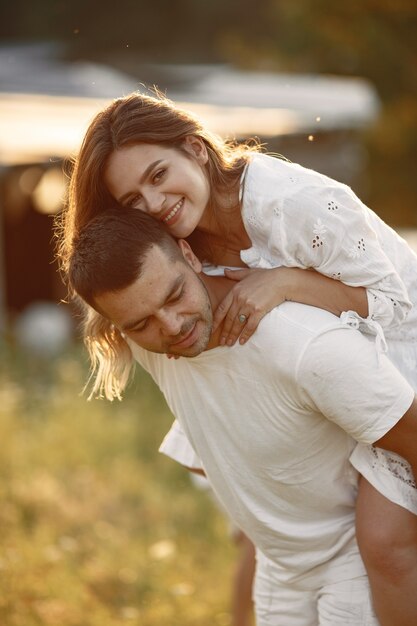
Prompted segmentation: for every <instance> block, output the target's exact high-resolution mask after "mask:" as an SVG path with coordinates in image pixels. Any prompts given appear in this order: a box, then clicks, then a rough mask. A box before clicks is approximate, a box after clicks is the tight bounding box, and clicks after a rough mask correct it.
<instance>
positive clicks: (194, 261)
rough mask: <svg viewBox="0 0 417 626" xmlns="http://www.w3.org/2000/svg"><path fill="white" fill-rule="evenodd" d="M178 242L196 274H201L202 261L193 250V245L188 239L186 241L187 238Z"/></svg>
mask: <svg viewBox="0 0 417 626" xmlns="http://www.w3.org/2000/svg"><path fill="white" fill-rule="evenodd" d="M177 243H178V246H179V248H180V250H181V253H182V256H183V257H184V259H185V261H186V262H187V263H188V265H189V266H190V267H191V268H192V269H193V270H194V271H195V272H196V274H199V273H200V272H201V271H202V265H201V261H200V260H199V259H198V258H197V257H196V255H195V254H194V252H193V251H192V250H191V247H190V244H189V243H188V241H185V239H178V241H177Z"/></svg>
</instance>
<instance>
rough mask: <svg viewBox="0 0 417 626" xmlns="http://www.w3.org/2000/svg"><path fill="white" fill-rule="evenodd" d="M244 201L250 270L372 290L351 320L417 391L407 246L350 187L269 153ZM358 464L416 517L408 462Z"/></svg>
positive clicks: (257, 158) (378, 457) (372, 455)
mask: <svg viewBox="0 0 417 626" xmlns="http://www.w3.org/2000/svg"><path fill="white" fill-rule="evenodd" d="M241 201H242V217H243V221H244V224H245V228H246V230H247V233H248V235H249V237H250V239H251V241H252V247H251V248H249V249H247V250H243V251H242V253H241V257H242V260H243V261H244V262H245V263H246V264H247V265H248V266H249V267H261V268H271V267H276V266H280V265H285V266H287V267H299V268H314V269H315V270H316V271H318V272H320V273H322V274H324V275H326V276H328V277H331V278H333V279H335V280H341V281H343V282H344V283H345V284H347V285H350V286H353V287H357V286H363V287H366V289H367V296H368V305H369V317H368V318H367V319H362V318H360V317H359V316H358V315H357V314H354V313H346V314H344V315H345V316H348V317H347V319H349V320H350V323H351V324H353V325H356V326H357V327H359V328H360V330H362V331H363V332H365V333H369V334H375V335H376V340H377V341H378V343H379V346H380V349H381V350H384V349H385V347H387V349H388V351H387V356H388V357H389V358H390V359H391V361H392V362H393V363H394V364H395V365H396V367H397V369H398V370H400V371H401V373H402V374H403V375H404V377H405V378H406V379H407V380H408V381H409V382H410V384H411V385H412V386H413V387H414V389H415V390H416V392H417V255H416V254H415V253H414V252H413V251H412V249H411V248H410V247H409V245H408V244H407V243H406V241H405V240H404V239H402V238H401V237H400V236H399V235H398V234H397V233H396V232H395V231H394V230H393V229H392V228H390V227H389V226H388V225H387V224H386V223H385V222H384V221H383V220H381V219H380V218H379V217H378V216H377V215H376V213H374V212H373V211H371V210H370V209H369V208H368V207H366V206H365V205H364V204H363V203H362V202H361V201H360V200H359V199H358V198H357V196H356V195H355V194H354V193H353V192H352V190H351V189H350V188H349V187H347V186H346V185H343V184H341V183H338V182H337V181H334V180H332V179H330V178H328V177H326V176H324V175H322V174H319V173H318V172H315V171H313V170H309V169H306V168H303V167H302V166H300V165H297V164H293V163H289V162H288V161H285V160H283V159H278V158H275V157H271V156H268V155H264V154H255V155H253V157H252V158H251V161H250V162H249V164H248V165H247V167H246V170H245V172H244V174H243V177H242V184H241ZM381 328H382V329H383V334H384V335H385V340H386V344H385V342H384V338H383V335H382V332H381ZM358 358H360V355H358ZM354 393H355V390H354V389H352V395H353V394H354ZM369 401H370V402H372V398H371V397H370V398H369ZM416 445H417V442H416ZM351 461H352V463H353V465H354V466H355V467H356V468H357V469H358V471H359V472H360V473H361V474H363V475H364V476H365V477H366V478H367V479H368V480H369V481H370V482H371V483H372V484H373V485H374V486H375V487H376V488H377V489H378V490H379V491H380V492H381V493H383V494H384V495H385V496H386V497H387V498H389V499H390V500H392V501H394V502H396V503H397V504H400V505H401V506H404V507H406V508H407V509H409V510H411V511H412V512H414V513H415V514H417V487H416V482H415V481H414V478H413V475H412V473H411V471H410V467H409V465H408V463H406V462H405V461H404V460H403V459H402V458H401V457H399V456H397V455H395V454H393V453H388V452H386V451H383V450H381V449H379V448H374V447H373V446H363V445H358V446H357V448H356V449H355V451H354V453H353V455H352V458H351Z"/></svg>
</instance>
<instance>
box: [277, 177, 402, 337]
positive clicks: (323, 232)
mask: <svg viewBox="0 0 417 626" xmlns="http://www.w3.org/2000/svg"><path fill="white" fill-rule="evenodd" d="M308 172H309V173H308V174H300V178H299V179H298V180H297V181H295V184H294V185H293V187H292V190H290V191H289V192H288V193H286V194H284V199H283V201H282V206H281V208H280V209H279V210H276V211H275V215H274V217H273V224H272V228H271V231H270V237H269V248H270V253H272V255H273V253H274V250H275V251H276V252H277V253H278V251H279V254H280V255H281V257H283V260H284V264H285V265H288V266H295V267H304V268H314V269H315V270H317V271H318V272H320V273H321V274H324V275H325V276H328V277H330V278H333V279H335V280H340V281H342V282H344V283H345V284H346V285H350V286H352V287H358V286H362V287H365V288H366V289H367V297H368V308H369V317H370V318H371V319H372V320H375V321H376V322H378V323H379V324H381V326H382V327H384V328H387V327H391V326H395V325H397V324H399V323H401V322H402V321H403V320H404V319H405V317H406V316H407V314H408V311H409V310H410V309H411V302H410V300H409V298H408V293H407V289H406V287H405V285H404V283H403V281H402V279H401V278H400V276H399V275H398V273H397V271H396V269H395V267H394V266H393V264H392V262H391V261H390V259H389V258H388V257H387V255H386V254H385V252H384V250H383V249H382V247H381V244H380V241H379V239H378V237H377V235H376V233H375V231H374V229H373V228H372V225H371V222H370V213H369V209H367V207H366V206H365V205H364V204H363V203H362V202H361V201H360V200H359V198H358V197H357V196H356V195H355V194H354V193H353V191H352V190H351V189H350V188H349V187H347V186H346V185H343V184H341V183H338V182H337V181H333V180H332V179H330V178H327V177H326V176H322V175H321V174H318V173H316V172H310V171H308Z"/></svg>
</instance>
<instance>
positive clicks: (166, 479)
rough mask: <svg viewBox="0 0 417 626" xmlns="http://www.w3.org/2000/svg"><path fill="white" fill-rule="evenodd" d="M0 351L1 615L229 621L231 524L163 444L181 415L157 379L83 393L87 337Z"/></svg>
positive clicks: (67, 622)
mask: <svg viewBox="0 0 417 626" xmlns="http://www.w3.org/2000/svg"><path fill="white" fill-rule="evenodd" d="M1 357H2V359H1V366H0V374H1V376H0V441H1V454H0V498H1V505H0V537H1V539H0V624H1V625H2V626H40V625H42V626H49V625H57V626H87V625H88V626H116V625H117V626H119V625H121V624H140V625H141V626H142V625H143V626H157V625H158V626H160V625H161V624H169V625H170V626H176V625H178V626H179V625H181V626H188V625H189V626H191V625H192V626H196V625H201V626H209V625H210V626H213V625H219V626H227V624H229V623H230V615H229V613H228V610H229V589H230V579H231V571H232V567H233V558H234V547H233V545H232V543H231V540H230V538H229V536H228V531H227V522H226V520H225V519H224V517H223V516H222V515H221V514H220V513H219V511H218V509H217V507H216V506H215V505H214V504H213V503H212V501H211V499H210V497H209V496H208V495H207V494H206V493H205V492H202V491H200V490H198V489H196V488H195V487H194V486H193V485H192V484H191V482H190V478H189V476H188V473H187V471H186V470H184V469H183V468H182V467H180V466H178V465H177V464H176V463H174V462H173V461H171V460H170V459H167V458H165V457H164V456H163V455H161V454H159V453H158V452H157V450H158V446H159V444H160V442H161V440H162V438H163V436H164V435H165V433H166V432H167V430H168V429H169V427H170V424H171V422H172V416H171V415H170V412H169V410H168V409H167V407H166V405H165V403H164V402H163V400H162V398H161V395H160V393H159V391H158V390H157V389H156V387H155V385H154V384H153V382H152V381H151V380H150V378H149V377H148V376H147V375H146V374H145V373H144V372H141V371H137V374H136V376H135V381H134V383H133V384H132V385H131V386H130V388H129V391H128V393H127V395H126V398H125V399H124V400H123V401H122V402H113V403H109V402H107V401H105V400H93V401H91V402H87V401H86V399H85V397H84V396H81V395H80V391H81V390H82V387H83V384H84V382H85V380H86V377H87V368H86V364H85V358H84V356H81V352H80V351H79V350H78V349H74V350H73V351H71V353H69V354H67V355H65V356H64V357H61V358H58V359H55V360H51V361H50V362H48V363H45V362H44V361H43V362H39V361H36V360H33V359H30V358H29V357H27V356H26V355H23V354H18V353H16V352H13V353H11V352H7V351H6V350H3V353H2V354H1Z"/></svg>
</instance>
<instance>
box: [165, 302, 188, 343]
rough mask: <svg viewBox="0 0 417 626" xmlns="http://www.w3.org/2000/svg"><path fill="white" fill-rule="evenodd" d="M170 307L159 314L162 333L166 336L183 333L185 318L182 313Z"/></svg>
mask: <svg viewBox="0 0 417 626" xmlns="http://www.w3.org/2000/svg"><path fill="white" fill-rule="evenodd" d="M170 309H171V310H169V311H166V310H163V311H161V312H160V314H159V323H160V328H161V333H162V334H163V335H165V336H166V337H176V336H177V335H179V334H180V333H181V328H182V325H183V323H184V320H183V317H182V315H180V314H178V313H177V312H176V311H174V310H172V307H170Z"/></svg>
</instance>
